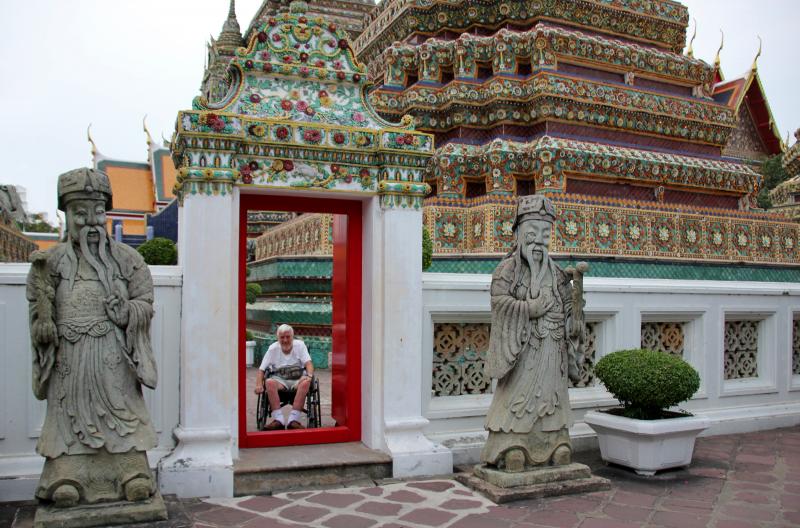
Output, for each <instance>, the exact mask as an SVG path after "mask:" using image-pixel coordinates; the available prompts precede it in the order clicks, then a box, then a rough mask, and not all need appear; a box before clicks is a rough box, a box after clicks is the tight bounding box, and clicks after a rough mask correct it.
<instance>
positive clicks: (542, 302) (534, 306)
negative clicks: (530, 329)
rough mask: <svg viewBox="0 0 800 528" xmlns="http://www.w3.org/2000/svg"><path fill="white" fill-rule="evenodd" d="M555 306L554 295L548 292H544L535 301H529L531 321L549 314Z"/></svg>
mask: <svg viewBox="0 0 800 528" xmlns="http://www.w3.org/2000/svg"><path fill="white" fill-rule="evenodd" d="M553 304H555V299H554V298H553V295H552V294H551V293H550V292H549V291H547V290H544V291H542V292H541V293H540V294H539V296H538V297H537V298H535V299H531V300H528V311H529V312H530V318H531V319H537V318H539V317H541V316H543V315H544V314H546V313H547V311H548V310H550V308H552V307H553Z"/></svg>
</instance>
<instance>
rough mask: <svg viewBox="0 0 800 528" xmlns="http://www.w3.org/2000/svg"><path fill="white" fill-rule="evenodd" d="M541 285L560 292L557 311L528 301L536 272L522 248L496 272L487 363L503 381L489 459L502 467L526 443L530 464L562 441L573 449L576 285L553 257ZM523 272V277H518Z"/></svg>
mask: <svg viewBox="0 0 800 528" xmlns="http://www.w3.org/2000/svg"><path fill="white" fill-rule="evenodd" d="M546 266H547V269H546V270H545V271H544V273H543V276H542V279H541V284H539V288H540V291H542V292H543V294H544V292H545V290H547V292H548V293H549V294H551V295H552V296H553V298H554V299H555V302H554V304H553V306H552V307H551V308H550V310H548V311H547V313H545V314H544V315H542V316H541V317H538V318H534V319H531V317H530V311H529V305H528V303H527V299H531V298H535V297H536V296H537V294H536V293H535V292H532V293H533V295H529V288H530V284H531V270H530V268H529V267H528V266H527V264H523V263H522V261H521V259H520V258H519V256H518V253H516V252H515V253H512V255H510V256H508V257H506V258H505V259H504V260H503V261H502V262H501V263H500V264H499V265H498V266H497V269H496V270H495V272H494V274H493V275H492V286H491V306H492V330H491V336H490V342H489V352H488V354H487V362H486V368H487V373H488V375H489V376H490V377H492V378H495V379H497V380H498V383H497V388H496V390H495V393H494V397H493V399H492V404H491V406H490V408H489V413H488V416H487V418H486V429H488V431H489V438H488V440H487V442H486V445H485V446H484V449H483V452H482V453H481V460H482V461H483V462H485V463H487V464H491V465H498V464H500V465H502V459H503V456H504V455H505V453H506V452H507V451H508V450H510V449H512V448H519V449H521V450H522V451H523V452H524V453H525V458H526V463H527V464H528V465H540V464H546V463H548V462H549V461H550V458H551V457H552V455H553V452H554V451H555V450H556V449H557V448H558V447H559V446H561V445H566V446H567V447H569V426H570V420H571V417H570V408H569V394H568V387H569V385H568V378H567V376H568V369H569V364H570V362H572V363H575V362H577V361H579V360H580V359H582V357H581V358H579V357H577V355H578V354H579V352H580V351H579V350H575V349H572V347H571V343H570V341H569V340H568V339H567V336H566V335H565V329H566V328H570V324H571V321H570V318H571V316H572V291H571V290H572V286H571V284H570V277H569V276H567V275H566V274H565V273H564V272H563V271H562V270H561V269H560V268H559V267H558V266H557V265H556V264H555V263H554V262H553V261H552V260H550V259H549V258H546ZM517 278H519V280H517Z"/></svg>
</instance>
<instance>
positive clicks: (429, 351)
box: [420, 273, 800, 464]
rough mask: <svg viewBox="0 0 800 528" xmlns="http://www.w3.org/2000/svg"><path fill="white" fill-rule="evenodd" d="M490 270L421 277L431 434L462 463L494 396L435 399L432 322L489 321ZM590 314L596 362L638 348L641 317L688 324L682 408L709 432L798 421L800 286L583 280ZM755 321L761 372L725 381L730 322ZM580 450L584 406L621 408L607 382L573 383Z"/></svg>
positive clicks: (584, 441)
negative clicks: (696, 381) (688, 387)
mask: <svg viewBox="0 0 800 528" xmlns="http://www.w3.org/2000/svg"><path fill="white" fill-rule="evenodd" d="M490 282H491V276H490V275H465V274H443V273H442V274H440V273H425V274H423V332H422V356H421V364H420V368H422V372H423V380H422V384H421V386H420V391H421V394H422V397H423V405H424V416H425V417H426V418H427V419H428V420H430V424H429V425H428V426H427V427H426V428H425V433H426V435H427V436H428V437H429V438H431V439H432V440H434V441H436V442H440V443H442V444H443V445H446V446H448V447H450V449H451V450H453V455H454V462H455V463H456V464H461V463H472V462H475V461H477V457H478V453H479V449H480V446H481V445H482V443H483V441H484V439H485V433H484V431H483V421H484V418H485V416H486V411H487V410H488V407H489V403H490V402H491V395H464V396H446V397H432V396H431V366H432V360H433V339H434V323H439V322H442V323H444V322H488V321H489V320H490V311H489V285H490ZM585 290H586V297H587V303H586V309H585V311H586V317H587V320H589V321H598V322H600V326H599V332H598V345H597V347H598V351H597V358H596V359H599V358H600V357H602V356H603V355H605V354H608V353H610V352H613V351H615V350H619V349H624V348H638V347H639V344H640V338H641V335H640V331H641V322H642V320H645V321H654V322H656V321H657V322H667V321H681V322H689V324H688V325H687V326H686V330H685V352H684V357H685V358H686V359H687V361H689V362H690V363H691V364H692V365H693V366H694V367H695V368H696V369H697V370H698V371H699V372H700V375H701V387H700V390H699V391H698V393H697V394H696V395H695V396H694V398H693V399H692V400H691V401H689V402H687V403H685V404H683V405H682V408H684V409H687V410H689V411H691V412H693V413H696V414H702V415H705V416H707V417H709V418H710V419H711V421H712V426H711V428H710V429H709V430H708V431H706V433H705V434H706V435H714V434H727V433H734V432H745V431H754V430H760V429H768V428H775V427H785V426H790V425H795V424H798V423H800V376H797V375H793V374H792V350H791V348H792V320H793V319H794V318H796V317H800V284H794V283H767V282H726V281H676V280H652V279H648V280H643V279H606V278H587V279H586V281H585ZM726 318H727V319H728V320H733V319H736V318H743V319H748V320H758V321H760V323H759V352H758V376H757V377H753V378H748V379H739V380H725V379H724V367H723V365H724V343H723V339H724V321H725V320H726ZM570 400H571V404H572V408H573V417H574V419H575V425H574V426H573V428H572V429H571V431H570V433H571V435H572V437H573V444H574V446H575V447H576V448H577V449H582V448H587V447H590V446H593V445H594V435H593V433H592V431H591V429H590V428H589V427H588V426H586V425H585V424H584V423H583V422H582V421H581V420H582V417H583V415H584V414H585V412H586V411H587V410H590V409H595V408H598V407H604V406H611V405H615V404H616V401H615V400H614V399H613V397H612V396H611V395H610V394H609V393H608V392H607V391H606V390H605V389H604V387H602V385H599V386H594V387H587V388H581V389H570Z"/></svg>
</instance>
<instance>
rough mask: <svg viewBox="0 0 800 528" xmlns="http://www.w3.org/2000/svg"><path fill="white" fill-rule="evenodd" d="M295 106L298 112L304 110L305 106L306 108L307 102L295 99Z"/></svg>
mask: <svg viewBox="0 0 800 528" xmlns="http://www.w3.org/2000/svg"><path fill="white" fill-rule="evenodd" d="M295 107H297V110H298V111H299V112H305V111H306V108H308V103H306V102H305V101H297V103H295Z"/></svg>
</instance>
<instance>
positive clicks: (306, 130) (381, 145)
mask: <svg viewBox="0 0 800 528" xmlns="http://www.w3.org/2000/svg"><path fill="white" fill-rule="evenodd" d="M306 7H307V6H306V4H305V2H299V1H297V2H293V3H292V4H291V7H290V12H288V13H282V14H280V15H276V16H274V17H269V18H268V19H266V20H264V21H263V23H262V25H261V26H260V27H259V28H258V31H255V32H254V33H253V34H252V37H251V39H250V43H249V46H248V47H246V48H239V49H238V50H236V56H235V57H234V58H233V59H232V60H231V62H230V65H229V67H228V75H229V77H230V78H231V84H230V86H229V88H228V92H227V94H226V95H225V97H224V98H223V99H222V100H221V101H220V102H218V103H211V102H209V101H207V100H206V99H205V98H204V97H202V96H201V97H198V98H195V100H194V102H193V109H192V110H191V111H185V112H180V113H179V115H178V122H177V131H176V136H175V141H173V157H174V158H175V160H176V164H177V165H179V166H181V170H180V175H179V183H178V187H179V191H178V192H179V193H184V192H185V191H187V190H188V191H189V192H191V193H195V192H206V193H216V192H227V191H228V188H229V187H230V185H232V184H235V185H242V186H247V185H252V186H262V187H283V188H292V189H308V190H336V191H346V192H354V193H363V192H367V193H378V194H380V195H381V196H382V198H383V199H382V202H383V204H384V205H390V206H391V205H400V206H403V207H405V206H414V207H419V206H420V199H421V197H422V196H424V195H425V194H426V192H427V191H428V186H427V184H425V183H423V182H422V180H421V172H422V170H423V169H424V167H425V165H426V163H427V161H428V159H429V158H430V156H431V155H432V153H433V137H432V136H431V135H429V134H424V133H420V132H416V131H415V130H414V126H413V119H411V118H410V117H404V118H403V119H402V121H401V123H400V124H392V123H389V122H387V121H384V120H383V119H382V118H381V117H379V116H378V115H377V113H376V112H375V111H374V110H373V109H372V107H371V106H370V105H369V103H368V102H367V100H366V97H365V90H366V88H367V84H368V83H367V79H366V75H365V69H364V66H363V65H361V64H360V63H358V61H357V60H356V59H355V56H354V55H353V52H352V50H351V48H350V44H349V41H348V40H347V35H346V34H345V33H344V31H342V30H341V29H340V28H338V27H337V26H336V25H335V24H333V23H327V22H326V21H325V20H323V19H322V18H321V17H313V18H312V17H309V16H307V15H306Z"/></svg>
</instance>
